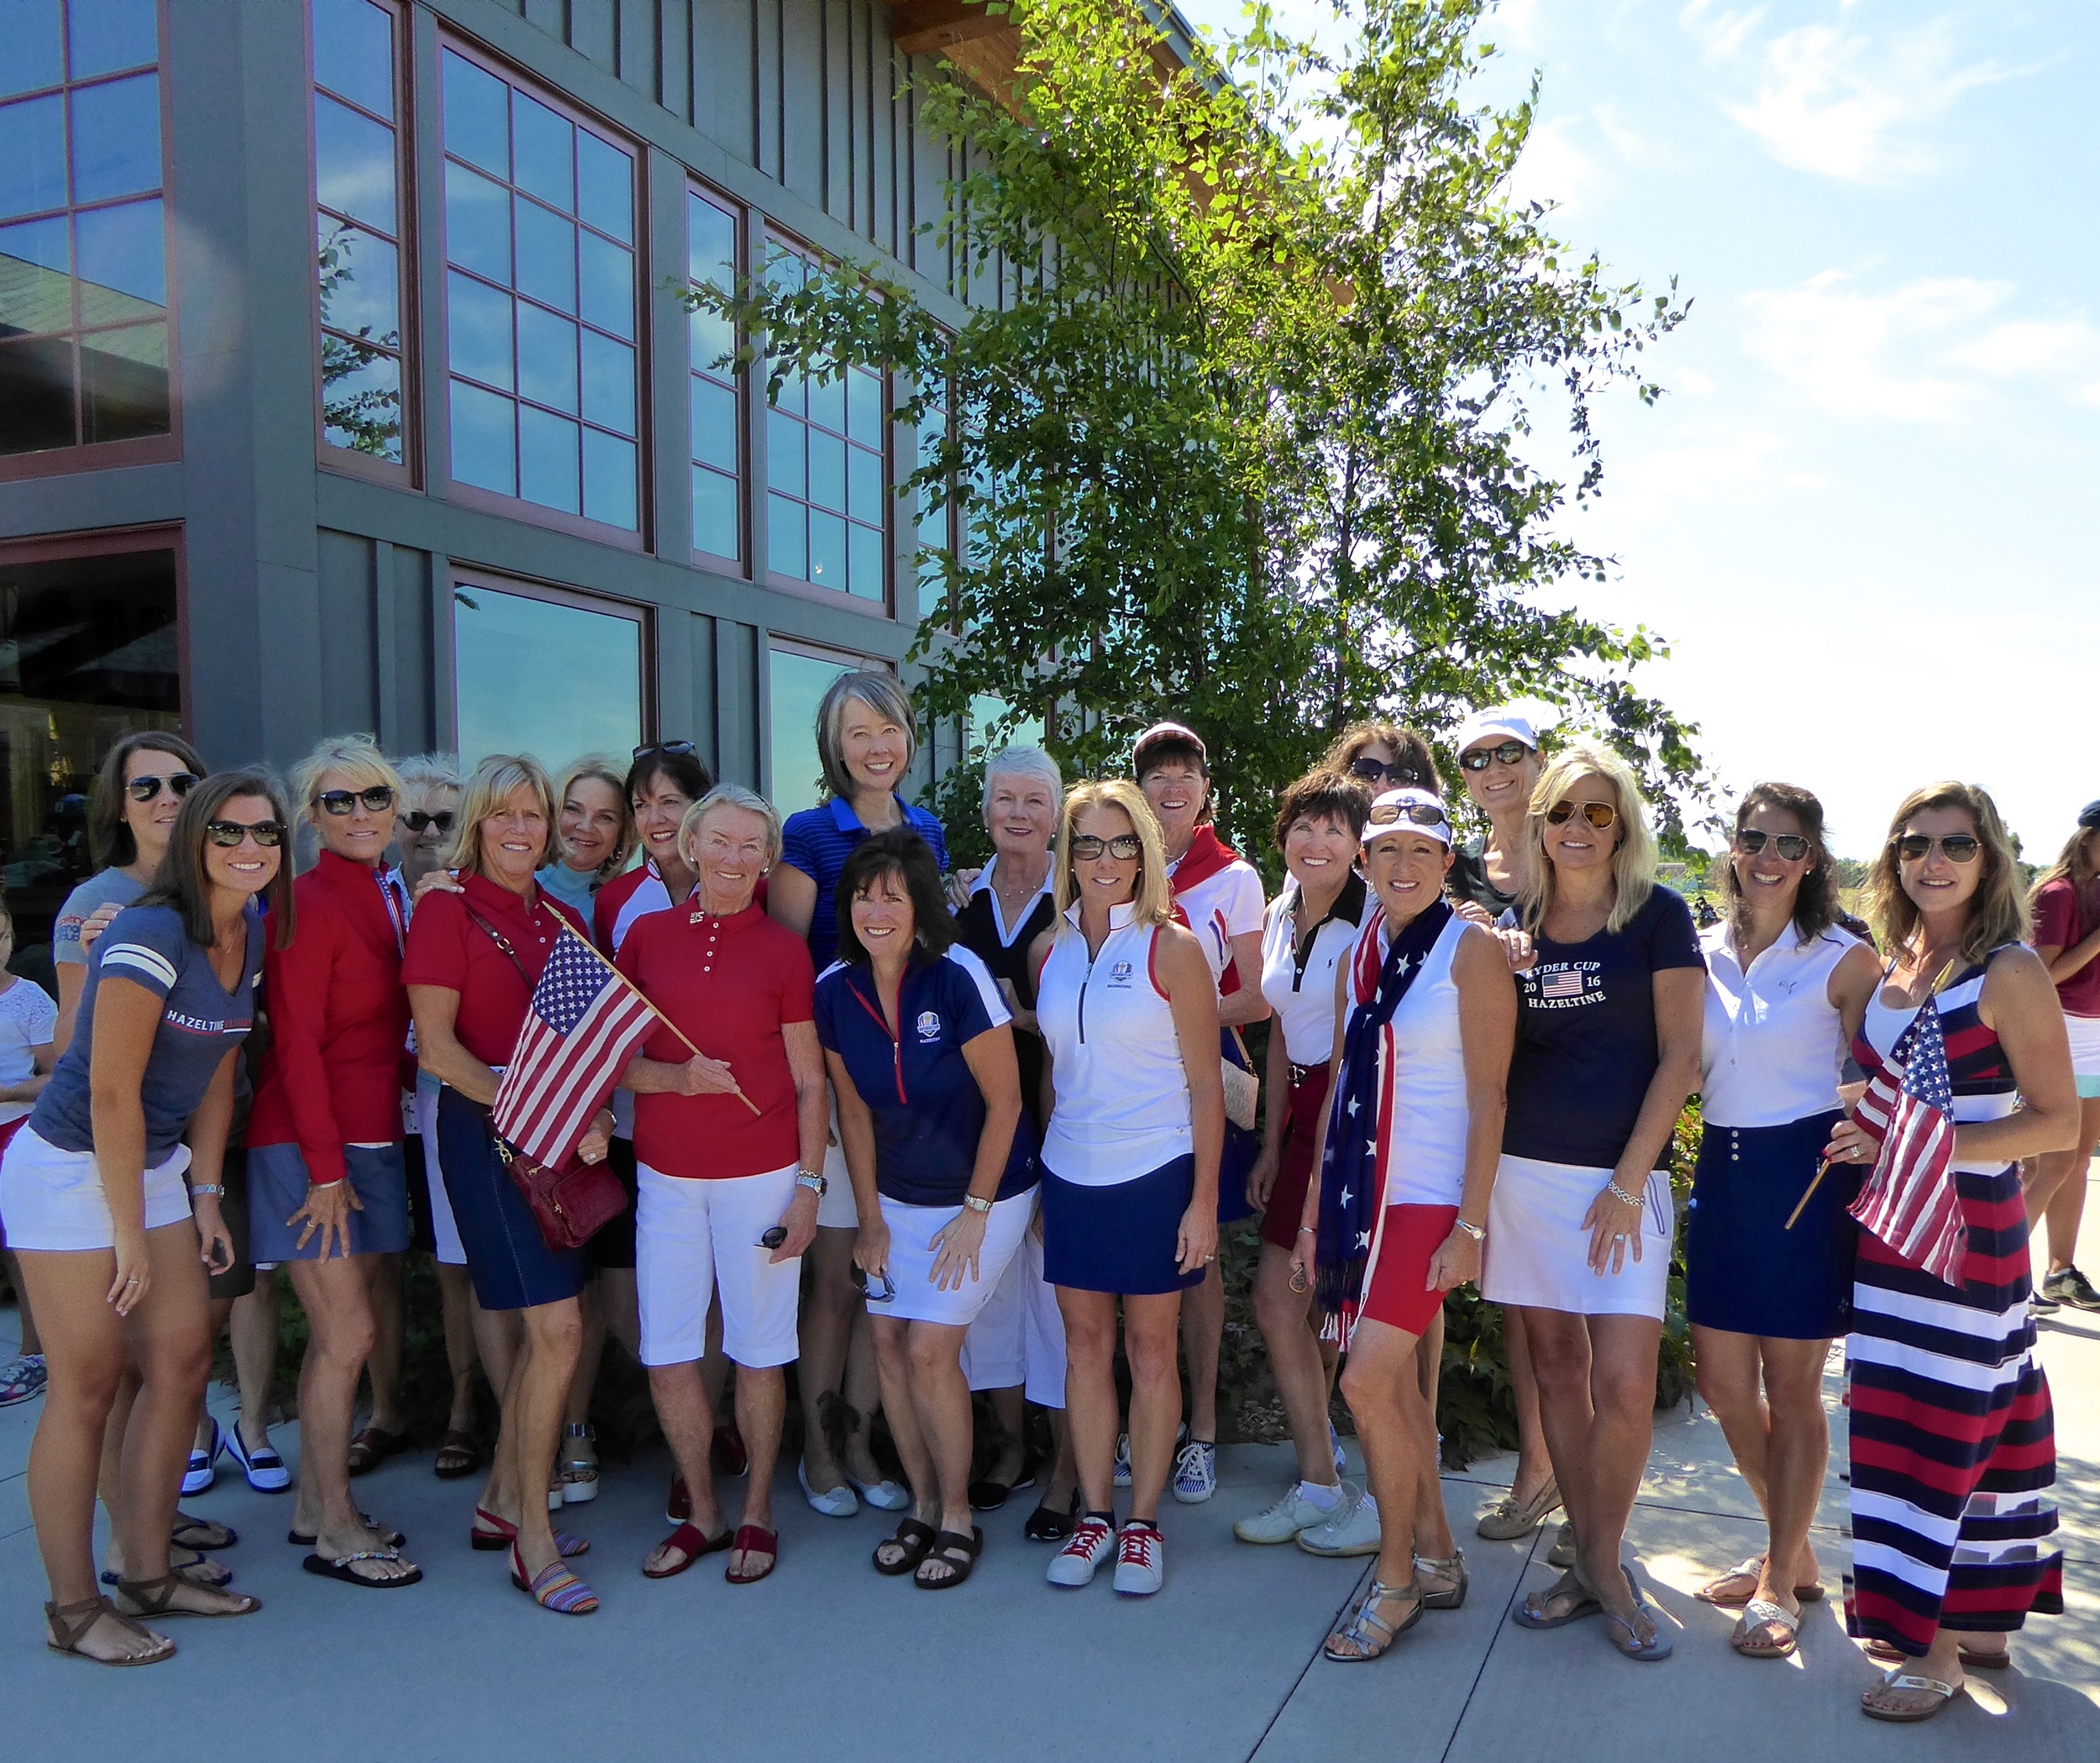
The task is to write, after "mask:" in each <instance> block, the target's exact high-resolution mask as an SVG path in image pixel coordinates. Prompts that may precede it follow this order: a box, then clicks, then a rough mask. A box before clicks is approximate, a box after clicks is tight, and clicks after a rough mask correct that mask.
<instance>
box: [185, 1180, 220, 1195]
mask: <svg viewBox="0 0 2100 1763" xmlns="http://www.w3.org/2000/svg"><path fill="white" fill-rule="evenodd" d="M225 1191H226V1189H225V1188H224V1187H223V1185H222V1184H221V1183H218V1182H192V1183H190V1192H191V1194H193V1195H194V1194H211V1195H213V1196H214V1197H217V1196H218V1195H219V1194H223V1193H225Z"/></svg>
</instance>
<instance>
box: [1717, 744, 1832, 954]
mask: <svg viewBox="0 0 2100 1763" xmlns="http://www.w3.org/2000/svg"><path fill="white" fill-rule="evenodd" d="M1760 808H1777V809H1781V810H1783V811H1785V812H1786V813H1788V814H1790V815H1792V816H1793V817H1794V819H1796V820H1797V821H1799V822H1800V823H1801V834H1802V837H1804V838H1805V839H1807V840H1808V842H1809V867H1808V868H1807V870H1806V871H1805V872H1803V875H1802V877H1801V891H1800V892H1799V893H1798V894H1797V895H1794V897H1793V928H1794V931H1795V933H1796V935H1798V937H1800V939H1801V941H1802V942H1807V941H1808V940H1809V938H1810V937H1820V936H1821V935H1822V934H1823V933H1824V931H1827V930H1829V929H1830V926H1832V925H1834V924H1835V923H1836V922H1837V921H1838V916H1839V914H1840V912H1841V911H1842V910H1844V908H1843V905H1842V904H1841V903H1840V900H1839V899H1838V884H1837V870H1836V868H1835V865H1834V864H1833V863H1832V862H1831V859H1830V847H1829V846H1828V845H1827V844H1825V843H1824V841H1823V804H1822V803H1821V802H1820V801H1819V800H1817V798H1816V795H1815V793H1814V791H1813V790H1803V788H1802V787H1801V786H1800V785H1799V784H1770V783H1767V784H1751V786H1750V791H1749V793H1748V794H1747V795H1745V796H1744V798H1743V799H1742V800H1741V801H1740V802H1738V803H1737V804H1736V805H1735V830H1736V831H1737V832H1741V831H1742V830H1743V828H1744V827H1745V826H1748V825H1749V824H1750V817H1751V816H1752V815H1753V814H1755V813H1756V811H1758V810H1759V809H1760ZM1721 900H1722V902H1723V904H1725V905H1726V906H1727V908H1728V916H1730V918H1731V919H1733V920H1735V921H1736V930H1737V932H1738V934H1739V936H1740V931H1741V929H1742V925H1741V921H1740V913H1741V910H1742V905H1743V887H1742V884H1741V883H1740V882H1739V881H1737V880H1736V879H1735V862H1734V860H1733V859H1732V858H1725V859H1724V860H1723V861H1722V863H1721Z"/></svg>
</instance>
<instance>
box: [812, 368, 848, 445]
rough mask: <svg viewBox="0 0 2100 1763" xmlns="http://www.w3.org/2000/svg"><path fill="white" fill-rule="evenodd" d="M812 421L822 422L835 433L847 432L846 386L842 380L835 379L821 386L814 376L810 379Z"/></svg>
mask: <svg viewBox="0 0 2100 1763" xmlns="http://www.w3.org/2000/svg"><path fill="white" fill-rule="evenodd" d="M810 421H811V422H822V424H823V425H824V427H825V428H828V429H830V430H831V431H832V433H834V434H843V433H845V432H846V386H845V382H844V381H843V380H832V381H830V382H829V383H828V384H827V385H822V386H820V385H818V384H817V383H816V380H815V379H814V378H812V379H811V381H810Z"/></svg>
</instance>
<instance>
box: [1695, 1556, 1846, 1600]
mask: <svg viewBox="0 0 2100 1763" xmlns="http://www.w3.org/2000/svg"><path fill="white" fill-rule="evenodd" d="M1764 1575H1765V1558H1764V1556H1761V1555H1751V1556H1745V1557H1744V1558H1743V1559H1742V1560H1741V1561H1737V1562H1736V1563H1735V1566H1732V1567H1730V1569H1729V1570H1728V1571H1727V1572H1725V1573H1721V1574H1717V1575H1716V1576H1715V1577H1714V1578H1712V1579H1709V1581H1707V1582H1706V1583H1705V1584H1704V1585H1703V1586H1701V1587H1699V1588H1698V1591H1696V1592H1693V1594H1692V1595H1693V1597H1694V1598H1697V1599H1698V1601H1699V1602H1700V1603H1703V1604H1712V1605H1713V1606H1714V1608H1715V1609H1717V1610H1740V1609H1741V1608H1743V1606H1744V1605H1745V1604H1746V1603H1749V1602H1750V1601H1751V1598H1755V1597H1756V1595H1757V1584H1758V1582H1759V1581H1760V1580H1761V1579H1762V1578H1763V1577H1764ZM1731 1579H1746V1580H1748V1581H1749V1582H1750V1590H1749V1591H1748V1592H1746V1593H1744V1595H1743V1596H1742V1597H1740V1598H1738V1597H1736V1596H1735V1593H1734V1592H1719V1593H1717V1592H1715V1591H1714V1587H1716V1586H1722V1585H1725V1584H1727V1582H1729V1581H1730V1580H1731ZM1793 1595H1794V1601H1795V1602H1796V1603H1804V1604H1812V1603H1820V1602H1821V1601H1822V1598H1823V1585H1822V1582H1821V1581H1816V1582H1813V1583H1811V1584H1809V1585H1805V1586H1796V1587H1794V1588H1793Z"/></svg>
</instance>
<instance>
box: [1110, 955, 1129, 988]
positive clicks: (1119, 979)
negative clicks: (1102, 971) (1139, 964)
mask: <svg viewBox="0 0 2100 1763" xmlns="http://www.w3.org/2000/svg"><path fill="white" fill-rule="evenodd" d="M1130 975H1131V965H1130V963H1128V962H1127V961H1119V962H1117V963H1115V965H1114V966H1112V967H1110V968H1109V970H1108V983H1109V984H1110V985H1128V984H1130Z"/></svg>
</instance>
